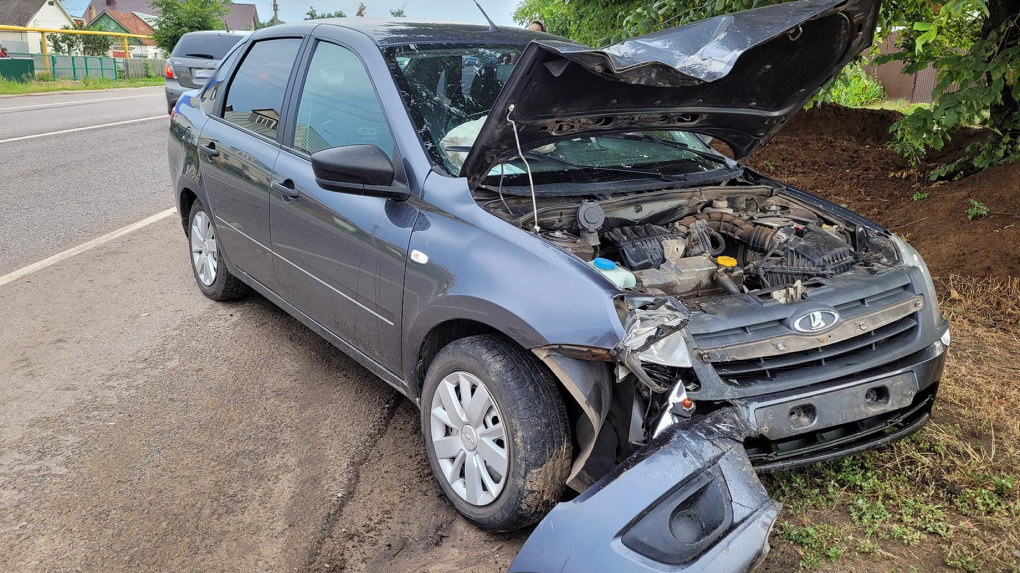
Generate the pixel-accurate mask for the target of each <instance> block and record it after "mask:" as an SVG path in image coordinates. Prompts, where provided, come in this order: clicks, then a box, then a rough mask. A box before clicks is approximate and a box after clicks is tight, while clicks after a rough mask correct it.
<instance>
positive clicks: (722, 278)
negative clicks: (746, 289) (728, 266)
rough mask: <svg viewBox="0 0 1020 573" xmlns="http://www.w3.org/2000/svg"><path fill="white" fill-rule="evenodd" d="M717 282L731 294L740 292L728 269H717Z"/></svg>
mask: <svg viewBox="0 0 1020 573" xmlns="http://www.w3.org/2000/svg"><path fill="white" fill-rule="evenodd" d="M715 282H717V283H719V284H720V285H722V287H723V288H724V289H726V292H728V293H730V294H740V289H739V288H738V287H737V284H736V283H735V282H733V279H731V278H730V275H728V274H726V271H724V270H723V269H716V271H715Z"/></svg>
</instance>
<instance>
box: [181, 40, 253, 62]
mask: <svg viewBox="0 0 1020 573" xmlns="http://www.w3.org/2000/svg"><path fill="white" fill-rule="evenodd" d="M243 39H244V36H242V35H240V34H194V35H191V34H185V35H184V36H181V39H180V40H178V41H177V45H176V46H174V51H173V53H171V54H170V56H171V57H179V58H205V59H207V60H219V59H222V58H223V56H224V55H225V54H226V53H227V52H229V51H230V48H233V47H234V45H235V44H237V43H238V42H240V41H241V40H243Z"/></svg>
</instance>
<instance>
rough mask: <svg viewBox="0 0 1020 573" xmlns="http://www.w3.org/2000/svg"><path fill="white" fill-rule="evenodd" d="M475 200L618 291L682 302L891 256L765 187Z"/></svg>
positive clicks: (805, 278) (481, 195) (881, 244)
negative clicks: (534, 234) (596, 273)
mask: <svg viewBox="0 0 1020 573" xmlns="http://www.w3.org/2000/svg"><path fill="white" fill-rule="evenodd" d="M490 194H491V195H492V196H490ZM476 199H477V200H478V202H479V203H480V204H481V205H482V206H483V208H485V209H486V210H487V211H489V212H490V213H492V214H493V215H495V216H497V217H500V218H501V219H503V220H505V221H507V222H509V223H511V224H514V225H516V226H519V227H521V228H522V229H525V230H529V231H533V230H534V226H535V224H536V221H537V224H538V225H539V229H540V231H539V235H540V236H541V237H542V238H543V239H545V240H546V241H548V242H550V243H552V244H553V245H555V246H556V247H558V248H560V249H562V250H563V251H566V252H568V253H571V254H572V255H574V256H576V257H578V258H580V259H581V260H584V261H586V262H588V263H589V264H592V265H593V266H595V268H596V269H599V270H600V271H602V272H603V274H605V275H606V276H607V277H609V278H610V280H613V281H614V282H616V283H617V286H619V287H620V288H622V289H623V290H626V291H629V292H634V293H643V294H666V295H671V296H676V297H678V298H683V299H684V300H685V301H689V300H694V301H696V300H697V299H698V298H700V297H708V296H720V295H727V294H741V293H749V292H776V293H777V295H776V298H780V296H779V294H778V293H782V292H787V291H788V290H789V289H790V287H796V288H798V289H799V288H801V287H802V286H806V285H808V284H810V283H811V282H813V281H814V282H817V281H818V280H819V279H825V278H829V277H833V276H835V275H838V274H841V273H845V272H847V271H850V270H851V269H854V268H858V267H872V268H873V267H875V266H876V265H877V266H883V265H891V264H893V263H895V260H896V257H895V256H894V255H893V254H892V252H891V249H890V248H889V247H888V245H886V244H885V241H882V240H881V239H880V238H879V237H877V236H876V235H875V234H874V233H873V232H872V231H870V230H868V229H865V228H863V227H859V226H857V225H854V224H852V223H849V222H848V221H845V220H842V219H839V218H837V217H835V216H834V215H831V214H829V213H825V212H823V211H822V210H820V209H818V208H815V207H812V206H809V205H807V204H805V203H803V202H801V201H798V200H796V199H795V198H793V197H790V196H789V195H788V194H786V193H784V192H783V191H782V190H781V189H779V188H776V187H772V186H768V185H729V186H711V187H700V188H688V189H680V190H665V191H653V192H645V193H634V194H630V195H621V196H613V197H611V198H603V199H595V198H581V197H538V198H537V199H536V203H535V206H534V208H533V206H532V203H531V201H530V199H529V198H528V199H526V198H523V197H519V196H503V195H500V194H496V193H492V191H490V190H485V189H479V190H478V191H476ZM610 262H611V263H613V265H610ZM631 276H632V277H633V278H632V279H631Z"/></svg>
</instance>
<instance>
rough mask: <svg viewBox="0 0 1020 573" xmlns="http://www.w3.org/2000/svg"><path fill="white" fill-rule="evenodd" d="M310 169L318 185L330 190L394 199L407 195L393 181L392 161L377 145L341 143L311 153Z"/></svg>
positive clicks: (401, 187) (402, 188) (403, 189)
mask: <svg viewBox="0 0 1020 573" xmlns="http://www.w3.org/2000/svg"><path fill="white" fill-rule="evenodd" d="M312 172H313V173H314V174H315V182H316V183H317V184H318V185H319V187H322V188H323V189H326V190H329V191H338V192H341V193H356V194H359V195H373V196H378V197H391V198H394V199H402V198H406V197H407V195H408V193H407V190H406V188H404V187H403V186H394V185H393V162H392V161H390V158H389V157H388V156H387V155H386V152H384V151H383V150H382V149H379V147H378V146H376V145H369V144H358V145H342V146H340V147H333V148H330V149H323V150H322V151H318V152H316V153H313V154H312Z"/></svg>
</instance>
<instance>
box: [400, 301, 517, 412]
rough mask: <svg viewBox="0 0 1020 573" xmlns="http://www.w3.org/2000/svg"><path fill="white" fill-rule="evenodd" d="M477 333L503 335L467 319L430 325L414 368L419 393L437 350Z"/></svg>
mask: <svg viewBox="0 0 1020 573" xmlns="http://www.w3.org/2000/svg"><path fill="white" fill-rule="evenodd" d="M477 334H494V335H498V336H503V333H502V332H500V331H498V330H496V329H495V328H493V327H491V326H489V325H487V324H485V323H481V322H477V321H474V320H467V319H457V320H448V321H446V322H441V323H439V324H437V325H436V326H434V327H432V330H430V331H429V333H428V334H426V335H425V339H424V340H422V343H421V348H420V349H419V351H418V363H417V364H416V365H415V369H414V376H415V380H414V383H415V384H416V385H417V389H418V393H419V394H420V393H421V387H422V384H424V383H425V373H426V372H428V371H429V366H431V365H432V360H434V359H435V357H436V355H437V354H439V351H440V350H442V349H443V348H445V347H446V346H447V345H448V344H450V343H451V342H454V341H456V340H460V339H461V338H467V337H468V336H475V335H477Z"/></svg>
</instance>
